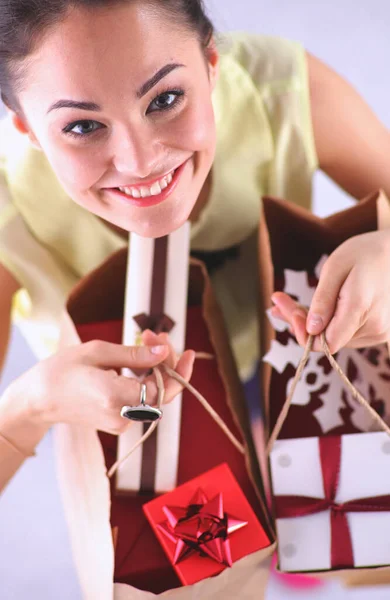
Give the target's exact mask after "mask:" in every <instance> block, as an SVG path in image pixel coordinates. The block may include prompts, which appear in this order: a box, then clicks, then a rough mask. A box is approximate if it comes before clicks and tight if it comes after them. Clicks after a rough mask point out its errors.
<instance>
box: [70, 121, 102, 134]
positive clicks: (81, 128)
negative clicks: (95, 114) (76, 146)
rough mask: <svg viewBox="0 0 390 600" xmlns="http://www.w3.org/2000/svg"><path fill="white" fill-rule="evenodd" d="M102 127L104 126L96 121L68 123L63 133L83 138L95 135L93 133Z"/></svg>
mask: <svg viewBox="0 0 390 600" xmlns="http://www.w3.org/2000/svg"><path fill="white" fill-rule="evenodd" d="M102 127H104V125H102V124H101V123H98V122H97V121H88V120H85V121H76V122H74V123H70V124H69V125H67V126H66V127H65V128H64V130H63V131H64V132H65V133H68V134H70V135H73V136H75V137H84V136H86V135H91V133H95V131H97V130H98V129H102Z"/></svg>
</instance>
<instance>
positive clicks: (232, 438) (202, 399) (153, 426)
mask: <svg viewBox="0 0 390 600" xmlns="http://www.w3.org/2000/svg"><path fill="white" fill-rule="evenodd" d="M196 358H198V359H199V358H201V359H209V358H212V357H211V356H210V355H209V354H205V353H197V354H196ZM160 367H162V368H163V369H164V370H165V371H166V373H167V374H168V375H169V377H172V378H173V379H176V381H178V382H179V383H180V384H181V385H182V386H183V387H185V388H187V389H188V390H189V391H190V392H191V393H192V394H193V395H194V396H195V398H197V400H199V402H200V403H201V404H202V406H203V407H204V408H205V409H206V410H207V412H208V413H209V415H210V416H211V417H212V418H213V419H214V421H215V422H216V424H217V425H218V426H219V427H220V428H221V429H222V431H223V432H224V434H225V435H226V436H227V437H228V438H229V440H230V441H231V442H232V444H233V445H234V446H235V447H236V448H237V450H238V451H239V452H240V453H241V454H245V447H244V446H243V445H242V444H241V442H239V441H238V439H237V438H236V437H235V436H234V435H233V433H232V432H231V431H230V429H229V428H228V426H227V425H226V423H225V422H224V421H223V419H221V417H220V416H219V415H218V413H217V412H216V411H215V410H214V409H213V407H212V406H210V404H209V403H208V402H207V400H206V398H205V397H204V396H202V394H201V393H200V392H198V390H197V389H195V388H194V387H193V386H192V385H191V384H190V383H188V382H187V381H186V380H185V379H183V377H181V376H180V375H179V374H178V373H176V371H174V370H173V369H170V368H169V367H167V366H166V365H164V364H161V365H160ZM153 373H154V376H155V377H156V384H157V389H158V397H157V408H161V406H162V405H163V403H164V394H165V388H164V381H163V378H162V375H161V371H160V368H158V367H155V368H154V369H153ZM158 423H159V421H155V422H154V423H152V424H151V425H150V427H149V429H148V430H147V431H146V432H145V433H144V435H143V436H142V437H141V438H140V439H139V440H138V442H137V443H136V444H134V446H133V447H132V448H131V450H129V452H128V453H127V454H126V455H125V456H123V457H122V458H120V459H119V460H117V461H116V463H114V464H113V465H112V467H111V469H110V470H109V471H108V472H107V476H108V477H112V476H113V475H114V474H115V473H116V471H117V470H118V469H119V467H120V466H122V465H123V463H124V462H126V460H127V459H128V458H129V457H130V456H131V455H132V454H133V452H134V451H135V450H136V449H137V448H139V447H140V446H141V445H142V444H143V443H144V442H146V440H147V439H148V438H149V437H150V436H151V435H152V433H153V431H154V430H155V429H156V427H157V425H158Z"/></svg>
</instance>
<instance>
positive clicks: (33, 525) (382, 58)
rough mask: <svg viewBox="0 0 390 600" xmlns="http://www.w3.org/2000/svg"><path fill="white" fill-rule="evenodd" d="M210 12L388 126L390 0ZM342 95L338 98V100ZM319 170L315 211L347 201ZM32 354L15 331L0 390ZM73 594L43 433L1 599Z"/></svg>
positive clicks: (226, 7) (283, 593)
mask: <svg viewBox="0 0 390 600" xmlns="http://www.w3.org/2000/svg"><path fill="white" fill-rule="evenodd" d="M208 5H209V6H210V12H211V14H212V16H213V17H214V20H215V23H216V25H217V27H218V29H219V30H220V31H226V30H233V29H234V30H240V29H241V30H248V31H254V32H261V33H266V34H273V35H280V36H285V37H289V38H292V39H296V40H299V41H302V42H303V43H304V45H305V46H306V48H307V49H308V50H309V51H310V52H312V53H313V54H315V55H317V56H318V57H320V58H322V59H323V60H325V61H326V62H327V63H329V64H330V65H331V66H333V67H334V68H336V69H337V70H338V71H339V72H340V73H341V74H343V75H344V76H345V77H347V78H348V79H349V80H350V81H351V82H352V83H353V84H354V85H355V86H356V87H357V88H358V89H359V90H360V92H361V93H362V94H363V95H364V97H365V98H366V100H367V102H368V103H369V104H370V105H371V107H372V108H373V109H374V110H375V112H376V113H377V114H378V116H379V117H380V118H381V119H382V121H384V122H385V123H386V125H387V126H389V125H390V108H389V106H390V103H389V100H390V84H389V82H388V64H389V55H390V39H389V35H388V31H389V19H390V4H389V3H388V2H387V1H386V0H371V1H370V2H368V1H367V0H339V1H338V2H335V1H333V2H330V1H329V0H328V1H327V2H324V1H319V0H315V1H313V0H295V1H292V0H272V1H270V0H269V1H268V2H267V1H259V0H257V1H255V0H252V1H251V0H240V1H239V2H237V1H236V0H213V1H211V0H210V2H208ZM340 101H342V99H340ZM349 202H350V201H349V200H348V198H347V197H346V196H345V194H343V193H341V192H340V191H339V190H337V189H336V188H335V186H334V185H333V184H331V183H330V182H329V181H328V180H327V179H326V178H325V177H324V176H322V175H318V176H317V177H316V181H315V210H316V212H317V213H318V214H321V215H326V214H329V213H331V212H334V211H336V210H339V209H341V208H343V207H345V206H347V205H348V204H349ZM33 362H34V359H33V357H32V355H31V353H30V352H29V350H28V348H27V347H26V345H25V344H24V342H23V340H22V339H21V337H20V334H19V333H18V331H16V330H14V331H13V335H12V343H11V349H10V352H9V356H8V361H7V365H6V369H5V373H4V376H3V379H2V385H1V386H0V392H1V390H2V389H4V386H5V385H6V384H7V382H8V381H10V380H11V379H12V378H14V377H16V376H17V375H18V374H19V373H21V372H22V371H23V370H25V369H26V368H28V367H29V366H30V365H32V364H33ZM389 597H390V587H389V588H386V589H385V588H383V587H378V588H375V589H364V588H363V589H356V590H348V591H347V590H344V589H343V588H341V587H340V586H339V585H337V584H336V583H333V584H327V585H326V586H323V587H321V588H318V589H315V590H313V591H310V592H309V591H308V592H306V591H303V590H301V589H298V590H297V589H296V590H294V589H291V588H288V587H285V585H283V584H281V582H280V581H279V580H277V579H275V578H274V577H273V578H272V581H271V584H270V588H269V592H268V600H271V599H272V600H277V599H279V600H281V599H282V598H283V599H284V598H289V599H290V598H291V599H294V598H296V599H298V598H299V599H300V600H305V599H307V600H309V599H316V600H325V598H333V600H341V599H342V598H343V599H344V598H346V599H348V600H351V599H354V600H364V599H367V600H382V599H383V600H385V599H386V600H387V599H388V598H389ZM53 598H56V600H78V599H79V598H80V592H79V588H78V584H77V580H76V577H75V573H74V569H73V565H72V558H71V555H70V550H69V543H68V538H67V533H66V529H65V525H64V521H63V515H62V510H61V504H60V498H59V494H58V489H57V485H56V479H55V471H54V458H53V452H52V440H51V435H50V434H49V435H48V436H47V437H46V439H45V440H44V441H43V442H42V443H41V444H40V446H39V448H38V458H36V459H31V460H29V461H27V462H26V463H25V465H24V466H23V467H22V469H21V470H20V472H19V473H18V474H17V476H16V477H15V478H14V479H13V481H12V482H11V484H10V485H9V487H8V488H7V489H6V491H5V493H4V494H3V496H2V497H1V498H0V599H1V600H27V599H29V600H52V599H53Z"/></svg>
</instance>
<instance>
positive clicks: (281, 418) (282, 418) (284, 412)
mask: <svg viewBox="0 0 390 600" xmlns="http://www.w3.org/2000/svg"><path fill="white" fill-rule="evenodd" d="M320 339H321V343H322V349H323V351H324V353H325V355H326V357H327V359H328V360H329V362H330V364H331V366H332V367H333V369H334V370H335V371H336V373H337V374H338V375H339V376H340V378H341V379H342V381H343V382H344V384H345V385H346V386H347V387H348V388H349V390H350V392H351V394H352V396H353V398H354V399H355V400H357V401H358V402H360V404H361V405H362V406H364V408H365V409H366V410H367V412H368V413H369V414H370V415H371V416H372V418H373V419H374V421H376V422H377V423H378V425H379V426H380V427H381V429H383V431H385V432H386V433H387V434H388V435H389V436H390V428H389V427H388V426H387V425H386V423H385V422H384V420H383V419H382V418H381V417H380V416H379V415H378V413H377V412H376V411H375V410H374V409H373V408H372V406H370V404H369V403H368V402H367V400H366V399H365V398H364V397H363V396H362V395H361V394H360V392H358V390H357V389H356V388H355V386H354V385H353V383H351V381H350V380H349V379H348V377H347V376H346V375H345V373H344V372H343V370H342V369H341V367H340V365H339V364H338V363H337V361H336V359H335V358H334V357H333V356H332V354H331V352H330V350H329V346H328V343H327V341H326V337H325V333H324V332H322V333H321V335H320ZM313 342H314V336H312V335H310V336H309V338H308V340H307V344H306V347H305V351H304V353H303V356H302V358H301V360H300V363H299V365H298V368H297V371H296V373H295V377H294V379H293V382H292V385H291V390H290V393H289V394H288V396H287V398H286V401H285V403H284V405H283V408H282V410H281V411H280V414H279V417H278V419H277V421H276V425H275V427H274V429H273V431H272V434H271V437H270V439H269V441H268V445H267V456H269V455H270V453H271V450H272V448H273V445H274V443H275V440H276V439H277V438H278V436H279V433H280V431H281V429H282V427H283V424H284V422H285V420H286V418H287V415H288V412H289V410H290V406H291V402H292V399H293V396H294V393H295V390H296V387H297V385H298V382H299V380H300V378H301V376H302V372H303V369H304V368H305V366H306V363H307V361H308V360H309V356H310V352H311V350H312V348H313Z"/></svg>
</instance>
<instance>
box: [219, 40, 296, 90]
mask: <svg viewBox="0 0 390 600" xmlns="http://www.w3.org/2000/svg"><path fill="white" fill-rule="evenodd" d="M218 47H219V50H220V54H221V60H222V61H234V62H235V63H237V64H238V66H239V67H240V68H241V69H243V70H244V71H246V72H247V73H248V75H249V76H250V77H251V78H252V79H253V81H254V83H255V84H256V86H257V87H258V88H259V89H261V90H264V89H269V88H272V86H276V87H280V85H281V84H283V85H285V86H286V85H289V84H290V85H291V86H293V85H294V83H295V82H296V80H297V78H299V77H300V76H301V73H302V63H303V62H304V61H305V50H304V48H303V46H302V44H301V43H299V42H297V41H294V40H290V39H286V38H282V37H278V36H270V35H262V34H254V33H245V32H232V33H227V34H224V35H222V36H220V37H219V39H218Z"/></svg>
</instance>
